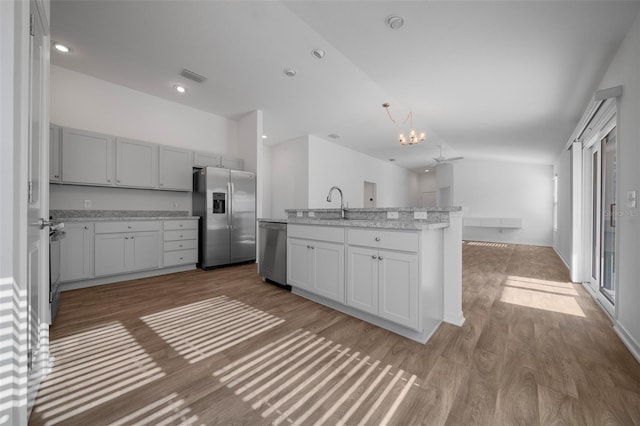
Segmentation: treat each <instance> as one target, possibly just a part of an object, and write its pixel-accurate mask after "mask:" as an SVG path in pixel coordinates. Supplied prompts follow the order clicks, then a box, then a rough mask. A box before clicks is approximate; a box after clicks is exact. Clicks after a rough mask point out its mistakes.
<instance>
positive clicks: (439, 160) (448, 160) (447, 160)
mask: <svg viewBox="0 0 640 426" xmlns="http://www.w3.org/2000/svg"><path fill="white" fill-rule="evenodd" d="M438 148H440V155H439V156H438V157H433V159H434V161H435V162H436V165H438V164H446V163H451V162H452V161H457V160H464V157H449V158H447V157H443V156H442V145H438Z"/></svg>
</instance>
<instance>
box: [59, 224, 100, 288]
mask: <svg viewBox="0 0 640 426" xmlns="http://www.w3.org/2000/svg"><path fill="white" fill-rule="evenodd" d="M64 232H65V237H64V238H63V239H61V240H60V282H64V281H75V280H82V279H87V278H91V277H92V275H93V223H79V222H75V223H74V222H68V223H66V224H65V228H64Z"/></svg>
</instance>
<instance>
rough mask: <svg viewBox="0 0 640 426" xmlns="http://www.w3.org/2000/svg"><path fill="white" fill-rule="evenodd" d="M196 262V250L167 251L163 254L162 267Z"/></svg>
mask: <svg viewBox="0 0 640 426" xmlns="http://www.w3.org/2000/svg"><path fill="white" fill-rule="evenodd" d="M197 261H198V250H197V249H189V250H176V251H168V252H166V253H165V254H164V266H165V267H167V266H175V265H185V264H189V263H196V262H197Z"/></svg>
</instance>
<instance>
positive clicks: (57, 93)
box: [50, 66, 261, 211]
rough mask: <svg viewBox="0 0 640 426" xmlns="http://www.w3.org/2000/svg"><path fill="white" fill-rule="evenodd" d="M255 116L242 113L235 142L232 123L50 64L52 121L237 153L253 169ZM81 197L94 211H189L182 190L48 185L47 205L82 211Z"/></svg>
mask: <svg viewBox="0 0 640 426" xmlns="http://www.w3.org/2000/svg"><path fill="white" fill-rule="evenodd" d="M255 114H256V112H254V113H250V114H247V116H245V117H243V119H244V121H243V122H242V123H243V125H242V130H243V138H244V139H243V141H244V142H243V143H239V141H238V123H237V122H236V121H233V120H229V119H226V118H223V117H220V116H217V115H214V114H210V113H207V112H204V111H200V110H197V109H194V108H190V107H187V106H184V105H181V104H178V103H176V102H171V101H168V100H166V99H161V98H158V97H155V96H151V95H148V94H146V93H142V92H139V91H136V90H132V89H129V88H127V87H124V86H120V85H117V84H113V83H109V82H107V81H104V80H100V79H97V78H94V77H91V76H88V75H85V74H81V73H77V72H75V71H70V70H68V69H66V68H61V67H56V66H51V122H52V123H55V124H59V125H61V126H68V127H75V128H78V129H84V130H90V131H94V132H100V133H106V134H110V135H115V136H122V137H127V138H132V139H138V140H143V141H148V142H154V143H159V144H165V145H172V146H178V147H182V148H187V149H192V150H201V151H209V152H216V153H220V154H226V155H229V156H232V157H239V158H243V159H244V160H245V165H248V167H249V168H253V169H252V170H253V171H255V165H256V154H255V144H253V145H252V146H253V152H252V151H251V149H250V148H248V147H247V146H248V145H249V144H250V142H247V141H248V140H250V139H251V137H252V136H251V134H252V133H253V136H254V139H255V133H256V132H257V129H256V124H255V123H256V116H255ZM260 132H261V129H260ZM244 156H247V158H244ZM85 199H90V200H91V201H92V207H91V208H92V209H105V210H156V209H161V210H189V211H191V196H190V194H186V193H181V192H165V191H150V190H138V189H122V188H119V189H117V190H116V189H113V188H99V187H79V186H69V185H51V202H50V208H51V209H54V210H58V209H83V201H84V200H85ZM174 204H175V205H176V206H174Z"/></svg>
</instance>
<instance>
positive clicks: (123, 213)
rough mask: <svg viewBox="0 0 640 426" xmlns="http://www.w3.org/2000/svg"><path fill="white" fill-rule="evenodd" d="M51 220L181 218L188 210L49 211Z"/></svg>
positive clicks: (186, 214)
mask: <svg viewBox="0 0 640 426" xmlns="http://www.w3.org/2000/svg"><path fill="white" fill-rule="evenodd" d="M49 215H50V216H51V217H52V218H53V219H68V218H76V217H82V218H104V217H110V218H118V217H182V216H189V211H188V210H49Z"/></svg>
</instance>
